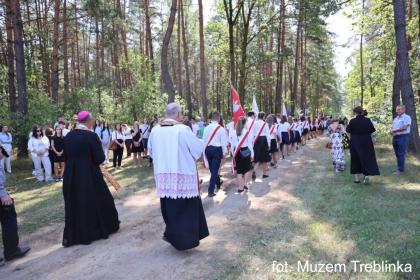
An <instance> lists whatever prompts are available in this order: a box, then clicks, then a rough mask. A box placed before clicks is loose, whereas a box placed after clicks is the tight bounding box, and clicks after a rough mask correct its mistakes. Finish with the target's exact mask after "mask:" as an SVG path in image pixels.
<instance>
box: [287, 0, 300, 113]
mask: <svg viewBox="0 0 420 280" xmlns="http://www.w3.org/2000/svg"><path fill="white" fill-rule="evenodd" d="M298 4H299V15H298V23H297V31H296V46H295V67H294V73H293V90H292V94H291V98H290V99H291V101H292V104H291V107H290V112H291V114H294V113H295V107H296V101H297V92H298V84H299V60H300V40H301V38H300V36H301V30H302V21H303V1H302V0H300V1H299V2H298Z"/></svg>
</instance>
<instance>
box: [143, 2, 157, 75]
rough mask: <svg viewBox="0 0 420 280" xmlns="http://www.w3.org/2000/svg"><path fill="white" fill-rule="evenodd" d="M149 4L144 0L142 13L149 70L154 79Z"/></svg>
mask: <svg viewBox="0 0 420 280" xmlns="http://www.w3.org/2000/svg"><path fill="white" fill-rule="evenodd" d="M149 8H150V4H149V0H144V13H145V16H146V44H147V47H146V48H147V49H148V51H147V53H148V54H149V63H150V70H151V72H152V78H153V79H154V77H155V62H154V55H153V40H152V27H151V19H150V10H149Z"/></svg>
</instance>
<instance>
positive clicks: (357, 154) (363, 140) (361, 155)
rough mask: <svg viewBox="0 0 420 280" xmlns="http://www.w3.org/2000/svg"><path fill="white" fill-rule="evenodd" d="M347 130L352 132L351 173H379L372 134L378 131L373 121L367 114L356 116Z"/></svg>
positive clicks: (371, 174) (366, 174)
mask: <svg viewBox="0 0 420 280" xmlns="http://www.w3.org/2000/svg"><path fill="white" fill-rule="evenodd" d="M346 131H347V132H348V133H350V161H351V164H350V173H351V174H360V173H362V174H364V175H365V176H368V175H370V176H373V175H379V168H378V163H377V162H376V155H375V148H374V146H373V142H372V136H371V135H372V133H373V132H375V131H376V130H375V127H374V126H373V124H372V121H371V120H370V119H369V118H367V117H365V116H361V115H360V116H356V117H355V118H353V119H351V120H350V122H349V124H348V126H347V128H346Z"/></svg>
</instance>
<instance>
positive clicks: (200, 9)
mask: <svg viewBox="0 0 420 280" xmlns="http://www.w3.org/2000/svg"><path fill="white" fill-rule="evenodd" d="M198 14H199V21H200V91H201V105H202V108H203V117H204V119H205V120H206V119H207V117H208V112H207V105H206V103H207V84H206V61H205V57H204V20H203V1H202V0H198Z"/></svg>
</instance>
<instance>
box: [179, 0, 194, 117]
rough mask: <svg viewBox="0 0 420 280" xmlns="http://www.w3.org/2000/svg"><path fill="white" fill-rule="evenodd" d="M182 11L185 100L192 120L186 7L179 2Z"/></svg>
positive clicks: (180, 0) (180, 11)
mask: <svg viewBox="0 0 420 280" xmlns="http://www.w3.org/2000/svg"><path fill="white" fill-rule="evenodd" d="M179 3H180V4H179V6H180V10H179V13H180V15H181V27H182V32H181V34H182V45H183V46H184V64H185V98H186V99H187V108H188V117H189V118H190V119H191V118H192V111H193V107H192V97H191V84H190V66H189V62H188V55H189V53H188V43H187V37H186V35H185V16H184V7H183V1H182V0H179Z"/></svg>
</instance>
